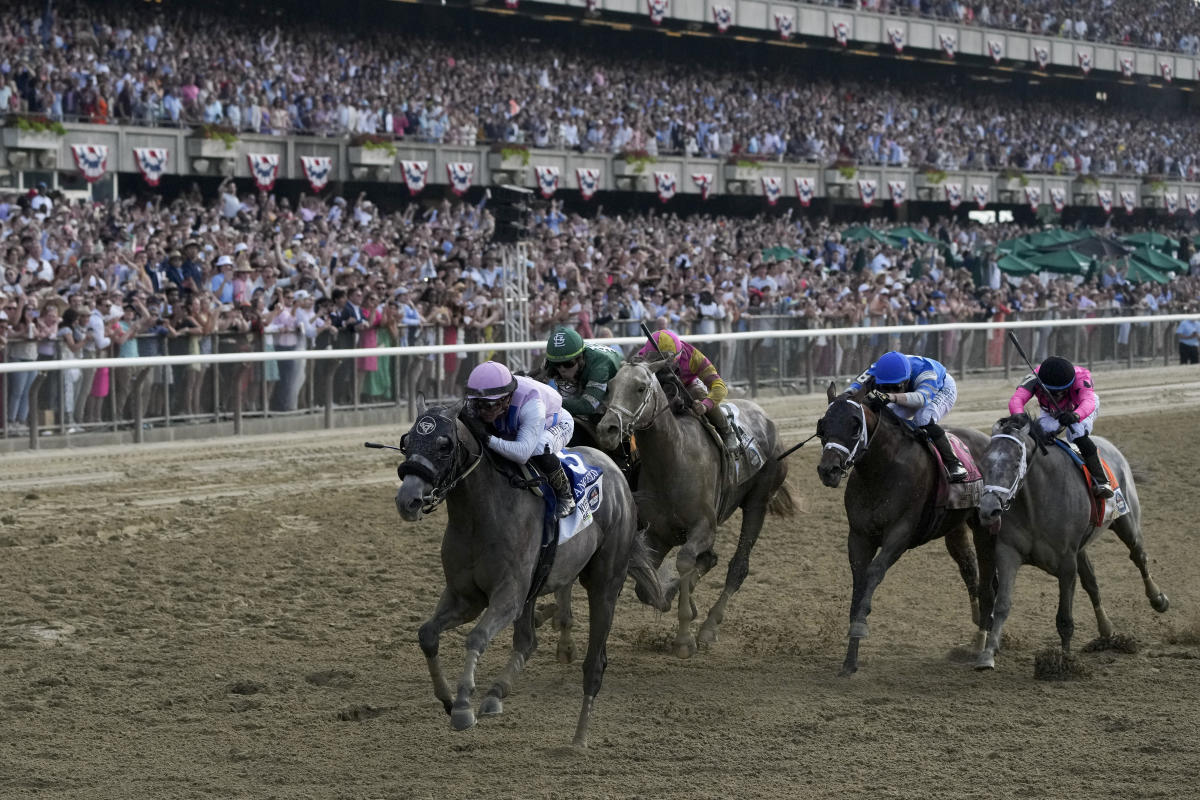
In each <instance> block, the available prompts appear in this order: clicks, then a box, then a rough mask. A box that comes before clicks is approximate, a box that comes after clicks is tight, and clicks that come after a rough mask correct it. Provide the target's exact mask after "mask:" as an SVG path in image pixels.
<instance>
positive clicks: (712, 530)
mask: <svg viewBox="0 0 1200 800" xmlns="http://www.w3.org/2000/svg"><path fill="white" fill-rule="evenodd" d="M671 363H672V362H670V361H667V360H664V361H659V362H655V363H653V364H652V363H649V362H634V363H629V364H625V365H623V366H622V367H621V368H620V369H619V370H618V371H617V374H616V375H614V376H613V378H612V380H611V381H609V384H608V411H607V412H606V413H605V415H604V417H603V418H602V419H601V420H600V424H599V425H597V426H596V434H597V436H598V438H599V440H600V445H601V447H604V448H606V449H611V448H614V447H616V446H617V445H618V444H619V443H620V442H621V441H622V439H627V438H629V437H630V436H631V435H634V436H636V442H637V451H638V455H639V457H640V458H641V476H640V478H639V480H638V490H637V492H635V493H634V496H635V497H636V499H637V505H638V512H639V513H640V514H641V517H642V520H643V521H644V522H645V523H648V524H649V526H650V528H649V532H648V534H647V536H648V538H649V540H650V544H651V547H652V549H653V559H654V563H655V565H656V566H660V565H661V564H662V561H663V559H664V558H665V557H666V555H667V553H668V552H669V551H670V550H671V549H672V548H674V547H679V553H678V555H677V556H676V559H675V565H676V568H677V569H678V572H679V579H678V589H679V603H678V606H679V627H678V630H677V631H676V635H675V655H677V656H678V657H680V658H689V657H690V656H692V655H694V654H695V653H696V647H697V644H696V638H695V637H694V636H693V635H692V633H691V623H692V620H694V619H695V618H696V606H695V603H694V602H693V600H692V591H693V589H694V588H695V586H696V583H697V581H699V579H700V578H701V576H703V575H704V573H705V572H707V571H708V570H709V569H711V568H712V567H713V566H714V565H715V564H716V561H717V557H716V555H715V554H714V553H713V544H714V542H715V541H716V537H717V526H718V525H719V524H720V523H721V522H723V521H725V520H726V519H728V518H729V516H730V515H731V514H732V513H733V511H734V509H737V508H741V509H742V527H741V533H740V535H739V536H738V544H737V551H736V552H735V553H734V555H733V558H732V559H730V561H729V571H728V573H727V574H726V576H725V589H724V590H723V591H722V592H721V596H720V598H719V599H718V600H717V602H716V603H715V604H714V605H713V607H712V609H711V610H710V611H709V612H708V617H707V618H706V619H705V620H704V623H703V624H702V625H701V626H700V641H701V642H703V643H710V642H714V641H716V639H717V628H718V626H719V625H720V624H721V621H722V620H723V619H724V617H725V607H726V605H727V604H728V603H729V598H730V597H732V596H733V594H734V592H736V591H737V590H738V589H739V588H740V587H741V585H742V582H743V581H744V580H745V579H746V575H747V574H748V573H749V571H750V550H751V548H753V547H754V543H755V541H757V540H758V534H759V532H760V531H761V530H762V525H763V519H764V517H765V516H766V513H767V511H768V508H769V509H770V510H771V511H774V512H777V513H781V514H790V513H791V511H792V509H793V503H792V498H791V494H790V493H789V492H788V489H787V487H786V486H785V485H784V479H785V478H786V477H787V464H786V463H785V462H782V461H780V460H778V458H777V457H778V456H779V455H780V453H781V452H782V450H783V446H782V444H780V442H779V439H778V436H777V434H776V431H775V424H774V423H773V422H771V420H770V419H769V418H768V417H767V415H766V414H765V413H764V412H763V410H762V408H760V407H759V406H758V405H757V404H756V403H751V402H749V401H747V400H734V401H733V403H734V405H736V406H737V407H738V410H739V414H740V424H741V425H742V426H743V427H744V428H746V429H747V430H748V431H749V432H750V433H751V434H752V435H753V436H754V438H755V439H756V440H757V442H758V447H759V448H760V451H761V453H762V455H763V457H764V458H765V461H764V463H763V465H762V467H761V468H760V469H759V470H758V471H757V472H756V473H755V474H754V475H753V476H752V477H750V478H749V479H748V480H746V481H744V482H742V483H740V484H739V485H736V486H734V485H732V483H731V482H726V481H725V480H724V475H725V472H724V471H723V469H722V462H723V460H724V458H725V453H724V447H723V446H721V445H718V444H717V443H716V442H714V441H713V439H712V437H710V435H709V434H708V432H707V431H706V430H705V429H704V428H703V427H702V425H701V422H700V420H698V419H697V418H696V417H694V416H692V415H691V414H684V415H681V416H676V415H675V414H673V413H672V412H671V406H670V401H669V399H668V397H667V395H666V392H664V390H663V387H662V385H661V384H660V383H659V380H658V375H657V374H656V371H657V370H664V369H670V368H671ZM639 597H641V595H640V594H639ZM642 600H643V602H650V601H649V600H647V598H645V597H642ZM651 605H656V604H655V603H653V602H651ZM657 607H659V608H660V609H661V610H663V611H666V610H668V609H669V608H670V605H669V602H668V603H666V604H658V605H657Z"/></svg>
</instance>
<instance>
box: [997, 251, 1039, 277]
mask: <svg viewBox="0 0 1200 800" xmlns="http://www.w3.org/2000/svg"><path fill="white" fill-rule="evenodd" d="M996 266H997V267H999V268H1000V271H1001V272H1007V273H1008V274H1009V275H1036V274H1037V273H1039V272H1041V271H1042V268H1041V267H1039V266H1038V265H1037V264H1031V263H1029V262H1028V261H1026V260H1025V259H1023V258H1021V257H1020V256H1018V255H1013V254H1011V253H1010V254H1009V255H1006V256H1005V257H1004V258H1002V259H1000V260H999V261H997V262H996Z"/></svg>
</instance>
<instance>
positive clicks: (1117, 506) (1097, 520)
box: [1051, 437, 1129, 527]
mask: <svg viewBox="0 0 1200 800" xmlns="http://www.w3.org/2000/svg"><path fill="white" fill-rule="evenodd" d="M1051 444H1054V445H1055V446H1057V447H1060V448H1062V450H1063V451H1064V452H1065V453H1066V454H1067V455H1069V456H1070V457H1071V460H1072V461H1074V462H1075V466H1077V467H1078V468H1079V473H1080V474H1081V475H1082V476H1083V485H1084V486H1085V487H1087V494H1088V498H1089V502H1090V505H1091V510H1092V511H1091V523H1092V525H1094V526H1096V527H1100V526H1101V525H1107V524H1108V523H1110V522H1112V521H1113V520H1114V519H1116V518H1117V517H1120V516H1124V515H1125V514H1128V513H1129V503H1128V501H1127V500H1126V499H1125V493H1124V492H1122V491H1121V487H1120V486H1119V485H1118V484H1117V476H1116V475H1114V474H1113V471H1112V467H1110V466H1109V465H1108V462H1107V461H1105V460H1104V456H1100V464H1101V465H1102V466H1103V467H1104V472H1105V473H1107V475H1108V482H1109V485H1110V486H1112V489H1113V496H1112V498H1111V499H1112V502H1111V503H1110V502H1109V501H1108V500H1107V499H1105V498H1103V497H1096V496H1095V495H1094V494H1093V493H1092V473H1091V472H1090V471H1089V470H1088V468H1087V464H1085V463H1084V462H1083V456H1081V455H1080V454H1079V448H1078V447H1076V446H1075V445H1074V444H1072V443H1070V442H1068V441H1066V440H1064V439H1060V438H1058V437H1055V438H1054V439H1053V440H1052V441H1051Z"/></svg>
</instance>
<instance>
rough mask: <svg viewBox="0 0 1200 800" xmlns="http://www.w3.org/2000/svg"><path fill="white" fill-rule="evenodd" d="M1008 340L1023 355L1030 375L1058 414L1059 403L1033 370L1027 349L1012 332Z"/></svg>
mask: <svg viewBox="0 0 1200 800" xmlns="http://www.w3.org/2000/svg"><path fill="white" fill-rule="evenodd" d="M1008 338H1009V341H1011V342H1012V343H1013V347H1015V348H1017V352H1018V353H1020V354H1021V360H1022V361H1024V362H1025V366H1027V367H1029V373H1030V374H1031V375H1033V377H1034V379H1035V380H1037V382H1038V386H1040V387H1042V392H1043V393H1044V394H1045V395H1046V399H1047V400H1049V401H1050V405H1052V406H1054V413H1055V414H1057V413H1058V412H1059V411H1060V409H1059V407H1058V403H1057V402H1055V400H1054V395H1052V394H1050V390H1049V389H1047V388H1046V384H1044V383H1042V378H1041V376H1040V375H1038V374H1037V370H1035V369H1034V368H1033V363H1032V362H1031V361H1030V360H1029V356H1027V355H1025V348H1024V347H1021V343H1020V342H1018V341H1017V335H1016V334H1015V333H1013V332H1012V331H1011V330H1010V331H1009V332H1008Z"/></svg>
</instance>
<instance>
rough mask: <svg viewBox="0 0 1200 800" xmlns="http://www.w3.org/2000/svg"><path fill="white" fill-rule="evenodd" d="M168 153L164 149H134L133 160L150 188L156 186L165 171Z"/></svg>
mask: <svg viewBox="0 0 1200 800" xmlns="http://www.w3.org/2000/svg"><path fill="white" fill-rule="evenodd" d="M169 153H170V150H168V149H167V148H165V147H135V148H133V160H134V161H135V162H137V168H138V172H140V173H142V177H143V178H145V179H146V183H148V184H150V185H151V186H158V182H159V180H160V179H161V178H162V176H163V172H165V171H166V169H167V156H168V154H169Z"/></svg>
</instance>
